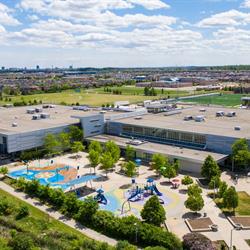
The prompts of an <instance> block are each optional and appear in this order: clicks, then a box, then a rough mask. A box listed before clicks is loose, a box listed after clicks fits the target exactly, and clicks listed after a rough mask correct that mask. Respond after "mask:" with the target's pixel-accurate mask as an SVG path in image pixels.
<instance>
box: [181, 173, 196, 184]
mask: <svg viewBox="0 0 250 250" xmlns="http://www.w3.org/2000/svg"><path fill="white" fill-rule="evenodd" d="M193 182H194V181H193V179H192V178H191V177H190V176H189V175H186V176H184V178H183V179H182V180H181V183H182V184H183V185H190V184H193Z"/></svg>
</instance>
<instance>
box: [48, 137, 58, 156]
mask: <svg viewBox="0 0 250 250" xmlns="http://www.w3.org/2000/svg"><path fill="white" fill-rule="evenodd" d="M44 148H45V150H46V152H47V153H48V155H55V154H58V153H59V152H60V143H59V142H58V140H57V138H56V136H55V135H53V134H47V136H46V137H45V138H44Z"/></svg>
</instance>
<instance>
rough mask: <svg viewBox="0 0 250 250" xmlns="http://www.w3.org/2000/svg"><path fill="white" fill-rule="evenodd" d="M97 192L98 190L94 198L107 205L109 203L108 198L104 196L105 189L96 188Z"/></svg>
mask: <svg viewBox="0 0 250 250" xmlns="http://www.w3.org/2000/svg"><path fill="white" fill-rule="evenodd" d="M96 192H97V195H96V196H95V197H94V199H95V200H96V201H97V202H98V203H101V204H103V205H107V204H108V200H107V199H106V197H105V196H104V190H103V189H102V188H100V189H98V190H96Z"/></svg>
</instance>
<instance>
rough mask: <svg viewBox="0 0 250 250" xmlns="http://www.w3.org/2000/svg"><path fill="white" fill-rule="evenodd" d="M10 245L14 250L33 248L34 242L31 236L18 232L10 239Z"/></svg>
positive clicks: (29, 249)
mask: <svg viewBox="0 0 250 250" xmlns="http://www.w3.org/2000/svg"><path fill="white" fill-rule="evenodd" d="M9 245H10V246H11V247H12V249H13V250H31V249H32V248H33V247H34V242H33V240H32V238H31V237H30V236H28V235H26V234H24V233H18V234H16V236H14V237H13V238H12V239H11V240H10V242H9Z"/></svg>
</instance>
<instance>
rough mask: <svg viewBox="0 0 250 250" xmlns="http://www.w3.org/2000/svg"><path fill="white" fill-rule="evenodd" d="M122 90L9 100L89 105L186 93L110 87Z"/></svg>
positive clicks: (139, 100)
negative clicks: (148, 92)
mask: <svg viewBox="0 0 250 250" xmlns="http://www.w3.org/2000/svg"><path fill="white" fill-rule="evenodd" d="M118 88H119V90H121V91H122V95H113V94H111V93H105V92H104V88H96V89H81V91H80V92H76V91H74V90H66V91H62V92H60V93H43V94H34V95H24V96H13V97H10V98H11V102H12V103H13V102H17V101H22V100H23V101H26V102H27V103H28V102H29V101H32V102H33V101H34V100H37V101H38V102H39V101H42V102H44V103H55V104H60V103H62V102H64V103H66V104H69V105H71V104H73V103H74V104H75V103H76V102H79V103H80V104H86V105H91V106H101V105H102V104H107V103H110V104H112V103H114V102H116V101H129V102H130V103H138V102H143V101H144V100H148V99H157V98H159V97H160V96H165V97H168V95H170V97H176V96H183V95H188V92H186V91H176V90H170V91H164V95H161V94H160V93H161V90H157V92H158V93H159V95H158V96H152V97H151V96H144V95H143V88H136V87H126V86H122V87H112V89H118ZM11 102H9V101H7V102H5V101H0V104H2V105H3V104H6V103H11Z"/></svg>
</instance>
